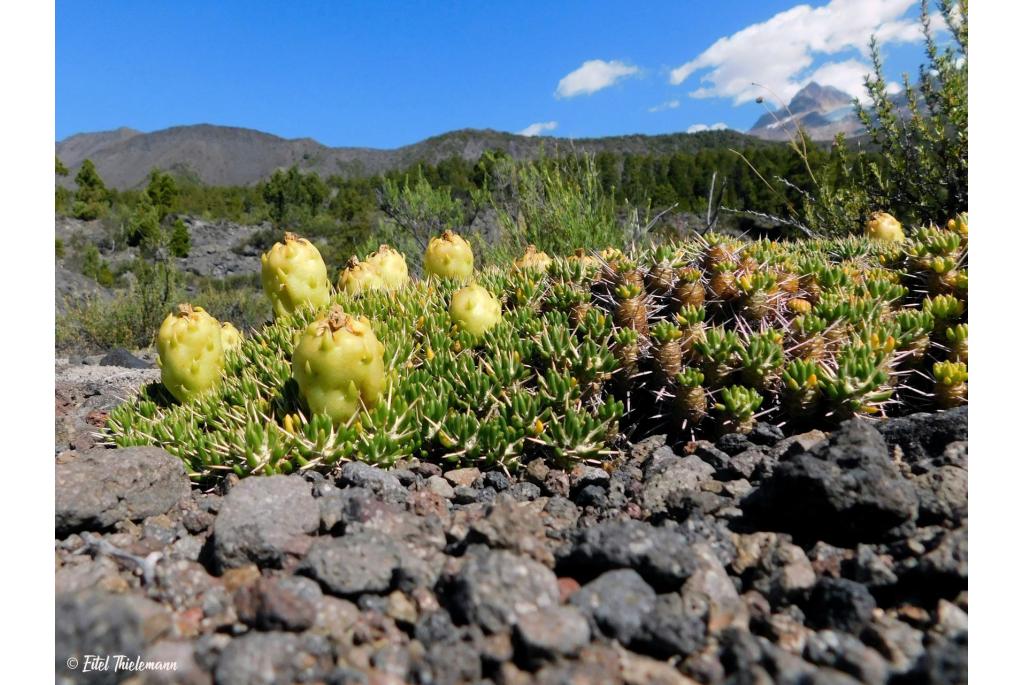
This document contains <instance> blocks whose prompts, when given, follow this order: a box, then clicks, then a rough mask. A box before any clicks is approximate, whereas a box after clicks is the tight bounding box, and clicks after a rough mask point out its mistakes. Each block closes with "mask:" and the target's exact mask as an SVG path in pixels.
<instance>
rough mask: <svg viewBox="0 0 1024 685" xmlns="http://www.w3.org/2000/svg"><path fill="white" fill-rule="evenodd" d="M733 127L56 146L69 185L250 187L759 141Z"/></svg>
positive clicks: (83, 140) (244, 133)
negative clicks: (91, 170)
mask: <svg viewBox="0 0 1024 685" xmlns="http://www.w3.org/2000/svg"><path fill="white" fill-rule="evenodd" d="M764 144H765V143H764V142H763V141H761V140H758V139H757V138H752V137H750V136H747V135H745V134H743V133H739V132H737V131H703V132H701V133H671V134H665V135H656V136H646V135H629V136H611V137H607V138H579V139H568V138H552V137H546V136H545V137H527V136H520V135H516V134H513V133H503V132H501V131H493V130H489V129H487V130H478V129H463V130H459V131H452V132H450V133H445V134H443V135H439V136H435V137H432V138H427V139H426V140H423V141H420V142H418V143H414V144H412V145H407V146H405V147H399V148H395V149H392V150H380V149H373V148H356V147H328V146H326V145H323V144H321V143H318V142H317V141H315V140H313V139H311V138H293V139H287V138H280V137H278V136H275V135H271V134H269V133H263V132H262V131H255V130H252V129H246V128H232V127H228V126H214V125H211V124H198V125H194V126H176V127H174V128H167V129H162V130H160V131H153V132H152V133H142V132H139V131H135V130H133V129H128V128H120V129H117V130H116V131H104V132H100V133H79V134H77V135H73V136H70V137H69V138H65V139H64V140H62V141H60V142H58V143H57V156H58V157H60V159H61V161H62V162H64V164H65V165H66V166H67V167H68V169H70V170H71V174H70V175H69V176H68V177H66V178H65V179H62V182H64V183H70V179H73V178H74V175H75V172H76V171H77V170H78V168H79V167H80V166H81V165H82V162H84V161H85V160H86V159H91V160H92V161H93V163H94V164H95V165H96V168H97V170H98V171H99V173H100V176H101V177H102V178H103V180H104V182H106V184H107V185H108V186H111V187H114V188H119V189H125V188H134V187H138V186H140V185H141V184H143V183H145V179H146V176H147V175H148V174H149V172H150V170H151V169H153V168H158V169H163V170H165V171H172V172H176V173H179V174H183V175H186V176H190V177H192V178H195V179H196V180H198V181H201V182H203V183H206V184H210V185H248V184H251V183H255V182H257V181H259V180H261V179H264V178H266V177H268V176H270V175H271V174H272V173H274V171H275V170H276V169H281V168H287V167H290V166H292V165H298V167H299V168H300V169H302V170H304V171H310V170H314V171H317V172H318V173H319V174H321V175H323V176H329V175H331V174H340V175H342V176H346V177H352V176H360V175H367V174H378V173H383V172H387V171H391V170H394V169H402V168H406V167H409V166H411V165H413V164H415V163H417V162H426V163H429V164H436V163H438V162H440V161H441V160H444V159H447V158H450V157H455V156H458V157H462V158H464V159H467V160H473V161H475V160H476V159H478V158H479V157H480V155H481V154H482V153H483V152H485V151H487V150H494V149H497V150H503V151H505V152H507V153H508V154H509V155H511V156H512V157H514V158H516V159H534V158H536V157H538V156H540V155H541V154H542V153H545V152H546V153H547V154H552V153H555V152H558V151H568V150H571V149H575V150H585V151H587V152H594V153H597V152H604V151H608V152H616V153H633V154H666V153H673V152H689V153H695V152H698V151H700V150H702V149H707V148H717V147H724V146H730V147H744V146H750V145H764Z"/></svg>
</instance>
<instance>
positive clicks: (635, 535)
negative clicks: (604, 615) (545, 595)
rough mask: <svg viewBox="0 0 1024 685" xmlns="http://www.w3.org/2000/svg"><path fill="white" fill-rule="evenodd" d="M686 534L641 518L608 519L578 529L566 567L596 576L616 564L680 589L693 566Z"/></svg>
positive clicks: (656, 584)
mask: <svg viewBox="0 0 1024 685" xmlns="http://www.w3.org/2000/svg"><path fill="white" fill-rule="evenodd" d="M694 563H695V562H694V559H693V556H692V550H691V549H690V545H689V544H688V543H687V541H686V538H684V537H683V536H682V535H680V534H679V533H677V532H674V531H672V530H668V529H665V528H655V527H654V526H652V525H650V524H648V523H642V522H639V521H629V520H626V521H609V522H606V523H601V524H598V525H596V526H592V527H590V528H586V529H583V530H580V531H578V532H577V534H576V536H575V543H574V544H573V545H572V547H571V548H570V549H569V552H568V555H567V557H566V558H565V564H566V566H567V568H573V569H577V570H578V571H579V575H582V576H583V577H593V576H594V575H595V574H597V573H600V572H602V571H606V570H610V569H616V568H631V569H635V570H636V571H638V572H639V573H640V575H641V576H642V577H643V578H644V579H645V580H646V581H647V582H649V583H651V585H653V586H654V587H655V588H657V589H659V590H662V591H672V590H677V589H678V588H679V587H680V586H681V585H682V584H683V582H685V580H686V579H687V578H689V576H690V574H691V573H692V571H693V569H694Z"/></svg>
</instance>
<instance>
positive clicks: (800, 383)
mask: <svg viewBox="0 0 1024 685" xmlns="http://www.w3.org/2000/svg"><path fill="white" fill-rule="evenodd" d="M820 374H821V367H820V366H819V365H818V362H816V361H814V360H808V359H794V360H793V361H791V362H790V363H789V364H788V365H787V366H786V369H785V370H784V371H783V372H782V406H783V408H784V409H785V411H786V413H787V414H788V415H789V416H792V417H793V418H795V419H807V418H810V417H811V416H813V415H814V413H815V411H817V408H818V403H819V400H820V399H821V391H820V389H819V388H818V377H819V375H820Z"/></svg>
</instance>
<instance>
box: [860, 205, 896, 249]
mask: <svg viewBox="0 0 1024 685" xmlns="http://www.w3.org/2000/svg"><path fill="white" fill-rule="evenodd" d="M864 234H865V235H867V237H869V238H871V239H872V240H880V241H882V242H887V243H891V242H902V241H903V240H904V238H905V236H904V235H903V226H901V225H900V222H899V221H897V220H896V217H894V216H893V215H892V214H888V213H886V212H875V213H873V214H872V215H871V216H870V217H869V218H868V222H867V224H866V225H865V226H864Z"/></svg>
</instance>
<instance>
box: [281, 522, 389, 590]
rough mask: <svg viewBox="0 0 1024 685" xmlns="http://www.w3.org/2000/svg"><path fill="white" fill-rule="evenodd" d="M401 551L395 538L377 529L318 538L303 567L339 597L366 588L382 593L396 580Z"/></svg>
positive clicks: (302, 569)
mask: <svg viewBox="0 0 1024 685" xmlns="http://www.w3.org/2000/svg"><path fill="white" fill-rule="evenodd" d="M400 567H401V552H400V550H399V548H398V546H397V545H396V544H395V543H394V542H393V541H392V539H391V538H390V537H388V536H386V535H384V534H382V533H378V532H376V531H365V532H358V533H353V534H349V535H345V536H343V537H339V538H319V539H318V540H317V541H316V542H314V543H313V546H312V547H311V548H310V550H309V554H308V555H307V556H306V559H305V561H304V562H303V564H302V566H301V567H300V570H301V571H302V572H304V573H307V574H309V575H310V576H311V577H312V578H314V579H316V580H317V581H319V583H320V584H321V585H322V586H323V588H324V589H325V590H326V591H327V592H330V593H332V594H335V595H338V596H340V597H354V596H358V595H361V594H363V593H364V592H372V593H377V594H382V593H386V592H388V591H389V590H390V589H391V588H392V587H393V585H394V583H395V575H396V572H397V571H398V569H399V568H400Z"/></svg>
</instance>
